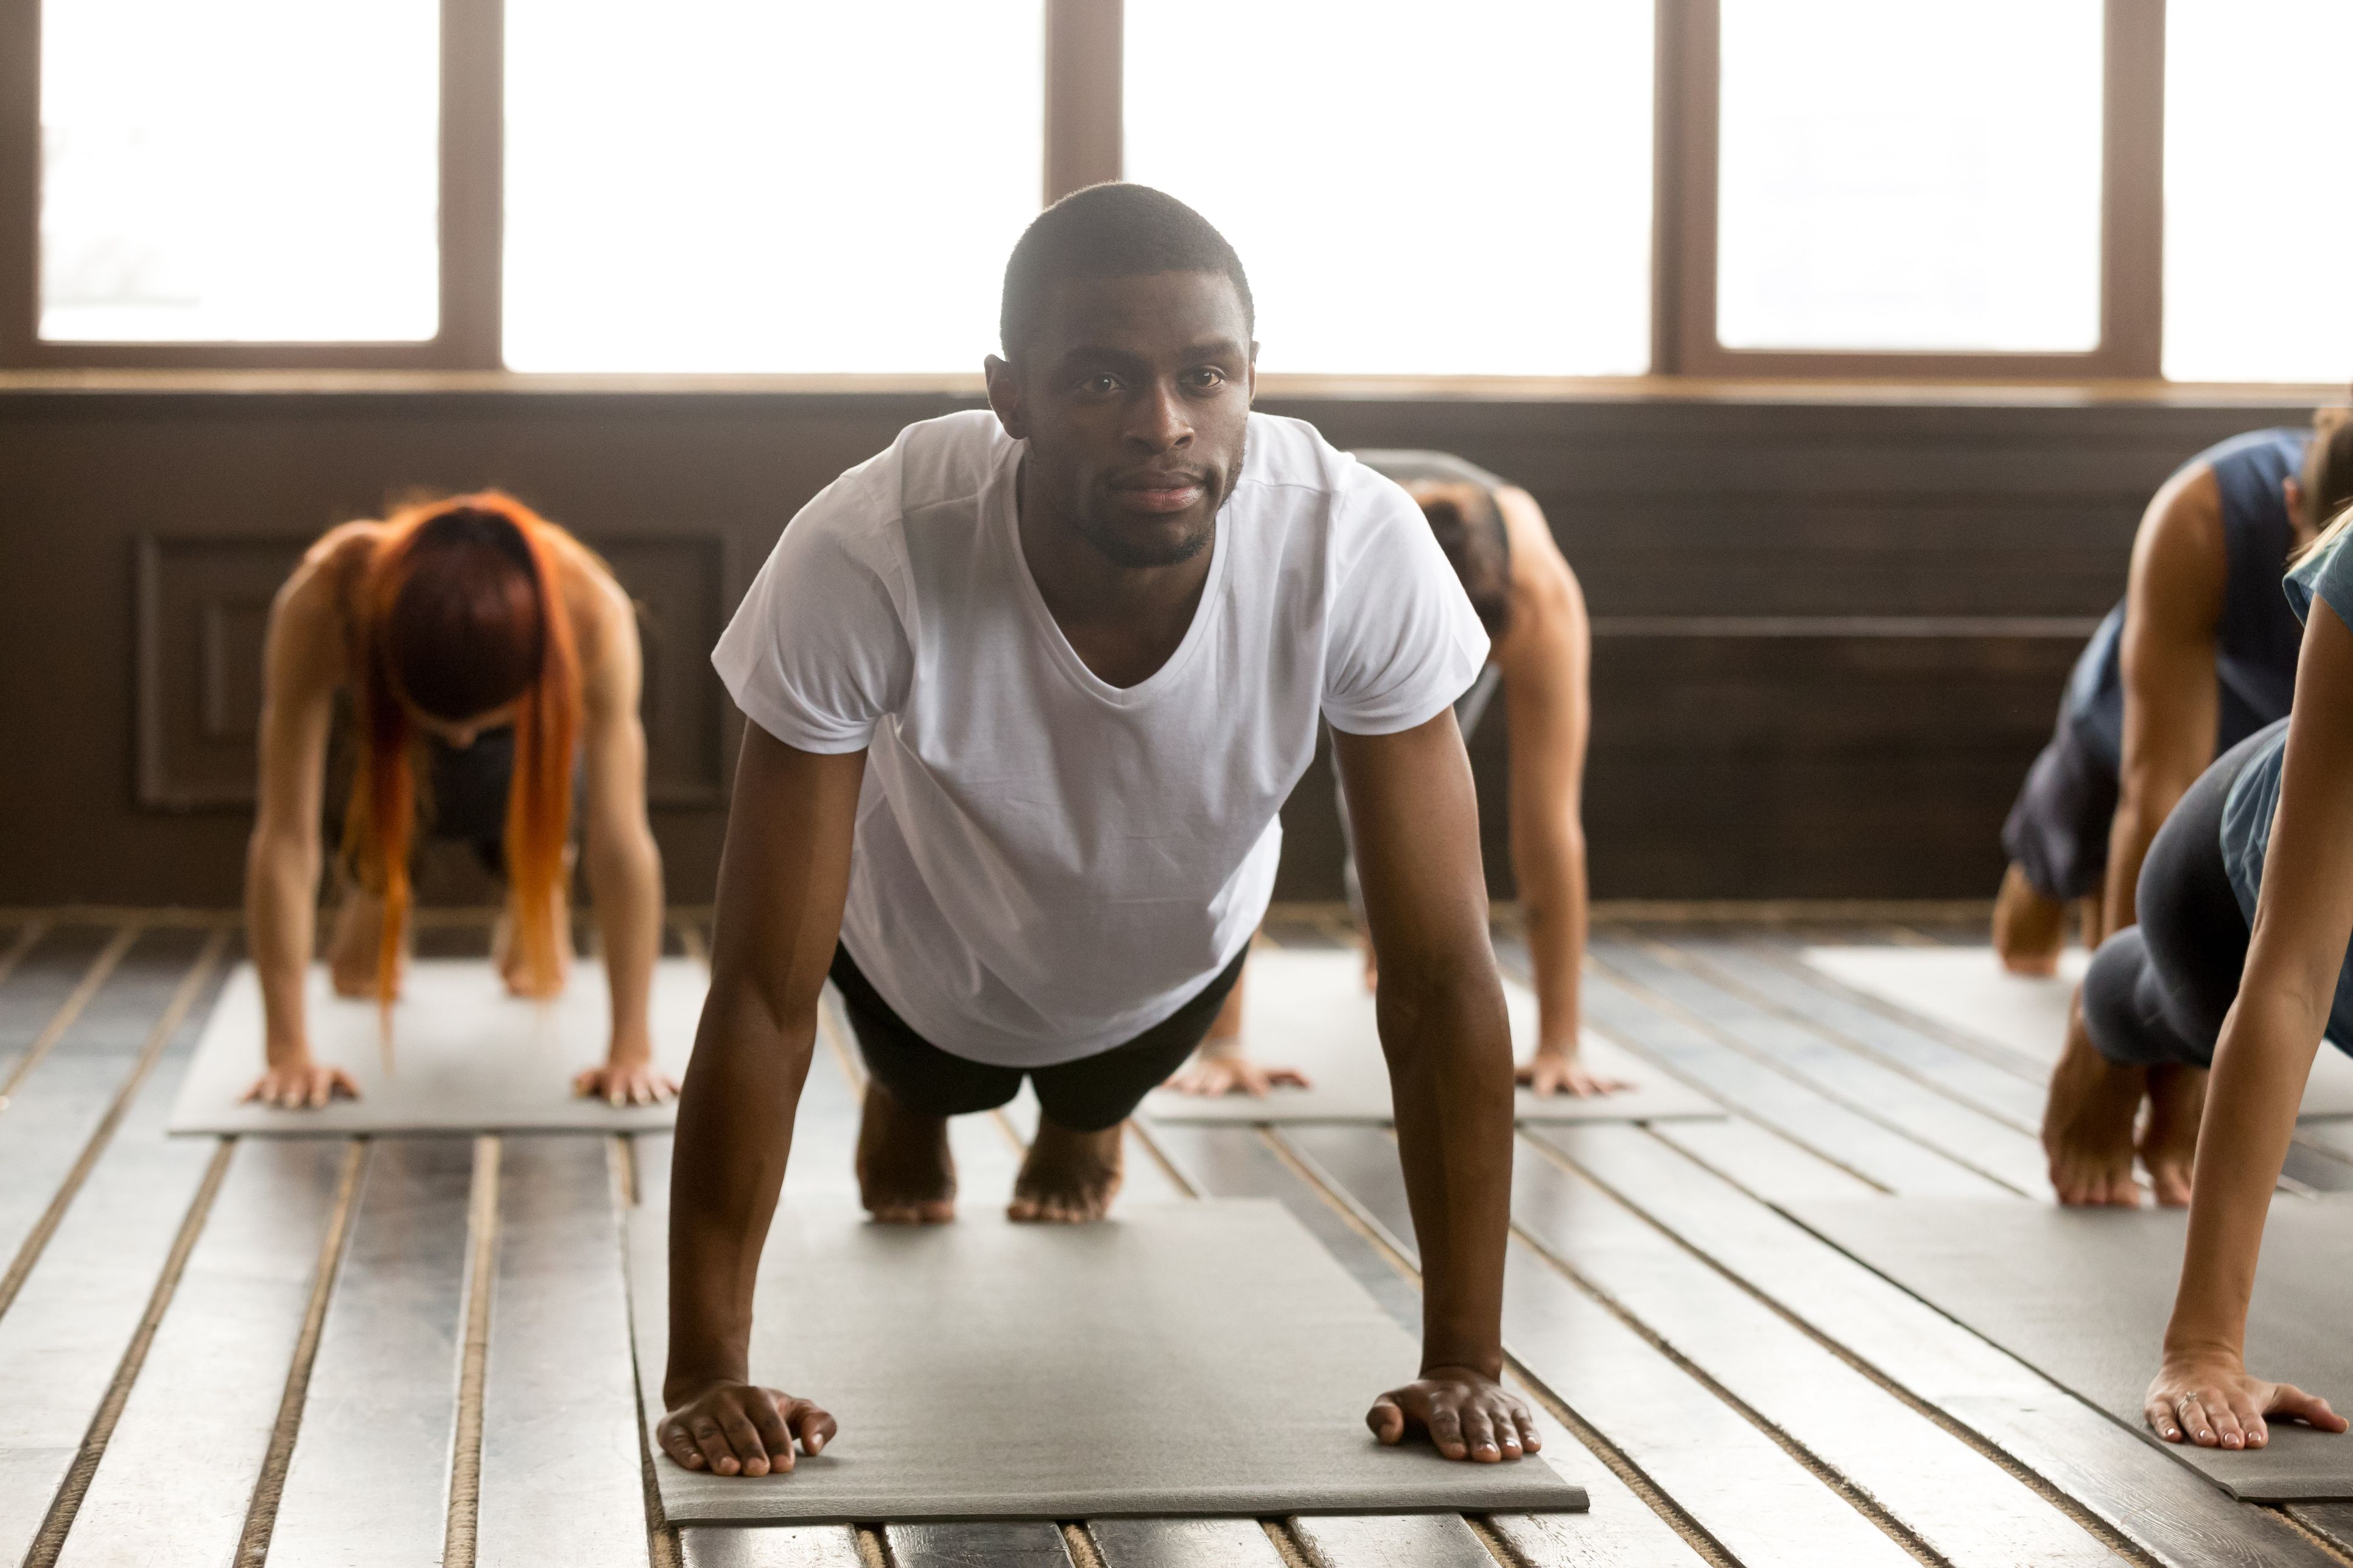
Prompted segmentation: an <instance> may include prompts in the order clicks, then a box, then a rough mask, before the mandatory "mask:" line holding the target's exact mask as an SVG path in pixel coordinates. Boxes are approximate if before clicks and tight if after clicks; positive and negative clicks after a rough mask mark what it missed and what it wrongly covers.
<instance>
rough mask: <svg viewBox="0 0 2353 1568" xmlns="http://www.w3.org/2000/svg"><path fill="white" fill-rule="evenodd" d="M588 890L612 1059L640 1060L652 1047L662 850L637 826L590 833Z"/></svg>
mask: <svg viewBox="0 0 2353 1568" xmlns="http://www.w3.org/2000/svg"><path fill="white" fill-rule="evenodd" d="M588 892H589V897H590V898H591V899H592V900H594V901H595V903H596V931H597V935H598V937H599V939H600V941H601V943H602V946H603V948H604V954H605V980H606V984H607V985H608V986H609V987H610V988H611V991H612V1003H613V1038H612V1045H611V1050H610V1055H611V1059H612V1060H613V1061H614V1062H616V1063H633V1062H642V1061H644V1060H646V1059H647V1058H649V1057H650V1056H651V1054H652V1049H653V1037H652V1032H651V1026H650V1022H649V1016H648V1008H649V997H650V995H651V993H652V989H653V975H654V962H655V960H656V959H657V958H659V956H660V954H661V922H662V879H661V850H660V849H659V847H657V846H656V845H655V843H654V837H653V834H652V833H651V832H650V831H649V830H648V829H646V828H644V827H643V826H639V827H638V828H637V829H636V830H634V831H632V832H629V833H626V834H622V833H617V834H614V835H612V836H611V837H609V838H601V837H592V839H591V841H590V844H589V853H588Z"/></svg>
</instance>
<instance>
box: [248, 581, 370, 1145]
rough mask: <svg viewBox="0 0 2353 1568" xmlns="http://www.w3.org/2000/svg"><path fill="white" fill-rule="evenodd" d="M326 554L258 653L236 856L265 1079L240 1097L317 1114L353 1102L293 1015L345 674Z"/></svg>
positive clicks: (296, 585)
mask: <svg viewBox="0 0 2353 1568" xmlns="http://www.w3.org/2000/svg"><path fill="white" fill-rule="evenodd" d="M332 556H333V552H332V549H331V548H330V547H329V546H328V545H325V544H322V545H321V546H320V547H317V548H314V549H313V550H312V551H311V554H310V555H309V557H307V558H306V559H305V560H304V561H303V563H302V564H301V566H300V567H299V568H297V569H296V571H295V574H294V575H293V576H292V577H290V579H288V580H287V583H286V584H285V586H284V587H282V588H280V590H279V592H278V596H277V598H276V599H275V600H274V601H272V603H271V605H270V608H269V632H268V634H267V636H266V638H265V640H264V642H263V645H262V673H261V721H260V745H259V759H258V762H259V790H258V792H257V793H258V795H259V800H258V806H257V810H256V811H255V814H254V821H253V837H252V838H251V839H250V840H249V841H248V845H247V847H246V860H245V928H246V942H247V943H248V946H249V948H250V949H251V952H252V954H253V966H254V969H255V970H256V972H257V973H259V977H260V981H261V1009H262V1017H263V1019H264V1024H263V1038H262V1058H263V1072H262V1076H261V1078H260V1079H259V1081H258V1082H256V1083H255V1084H254V1086H253V1088H252V1089H250V1090H249V1091H248V1093H247V1096H246V1098H247V1099H248V1100H263V1101H266V1102H267V1103H269V1104H272V1105H282V1106H288V1107H294V1106H305V1107H310V1108H312V1109H315V1108H317V1107H319V1106H322V1105H324V1104H326V1103H327V1101H328V1100H330V1099H332V1097H333V1096H335V1095H336V1094H339V1093H340V1094H356V1093H357V1092H358V1091H357V1089H354V1088H353V1084H352V1081H351V1079H349V1078H348V1077H346V1076H345V1075H344V1074H343V1072H342V1071H341V1070H339V1069H337V1068H323V1067H321V1066H319V1065H318V1064H317V1063H316V1062H314V1061H312V1060H311V1043H310V1037H309V1035H308V1033H307V1026H306V1022H305V1019H304V1017H303V1008H302V984H303V976H304V973H306V972H307V971H308V970H309V968H310V966H311V950H312V943H313V942H314V940H315V938H316V934H317V932H316V927H317V923H318V903H319V868H320V861H321V858H322V857H321V848H320V843H319V837H320V830H319V821H320V815H321V807H322V797H323V795H324V790H325V773H326V759H327V735H328V731H329V730H330V729H331V728H332V725H333V722H334V692H335V684H336V681H337V679H339V678H340V675H341V673H342V669H343V642H342V625H341V620H340V617H339V616H338V615H337V613H336V608H335V603H334V583H333V566H332Z"/></svg>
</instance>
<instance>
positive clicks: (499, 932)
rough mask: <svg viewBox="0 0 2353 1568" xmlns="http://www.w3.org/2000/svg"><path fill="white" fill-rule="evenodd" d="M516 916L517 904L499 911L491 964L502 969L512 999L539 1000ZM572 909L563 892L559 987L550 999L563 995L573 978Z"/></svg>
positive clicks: (558, 916) (558, 908) (558, 902)
mask: <svg viewBox="0 0 2353 1568" xmlns="http://www.w3.org/2000/svg"><path fill="white" fill-rule="evenodd" d="M515 915H516V910H515V906H514V902H513V900H508V903H507V907H506V908H504V909H502V910H500V911H499V918H498V923H497V924H495V925H493V926H492V927H491V963H495V964H497V965H498V968H499V978H500V979H501V980H503V981H505V982H506V985H507V994H508V995H510V996H539V995H540V993H539V992H538V991H537V990H535V989H534V988H533V984H532V979H531V964H530V963H529V962H528V961H527V960H526V959H525V958H524V956H523V951H522V942H521V941H519V940H518V939H517V936H516V931H515ZM572 957H573V954H572V908H571V905H570V904H569V902H567V901H566V900H565V897H564V892H563V889H561V888H559V889H557V890H556V895H555V983H554V985H553V986H551V987H550V988H549V989H548V991H547V992H546V995H548V996H555V995H560V994H562V993H563V991H564V987H565V984H566V983H568V982H569V981H570V980H571V978H572Z"/></svg>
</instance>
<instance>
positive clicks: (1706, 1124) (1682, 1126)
mask: <svg viewBox="0 0 2353 1568" xmlns="http://www.w3.org/2000/svg"><path fill="white" fill-rule="evenodd" d="M1651 1131H1653V1132H1655V1133H1656V1134H1657V1135H1658V1136H1659V1137H1661V1138H1663V1139H1665V1140H1666V1141H1667V1142H1670V1143H1672V1144H1673V1145H1674V1146H1675V1147H1676V1148H1678V1149H1681V1150H1682V1151H1683V1152H1685V1153H1687V1154H1689V1155H1690V1156H1691V1157H1692V1158H1693V1159H1694V1160H1697V1161H1698V1162H1699V1163H1701V1164H1703V1165H1705V1166H1707V1167H1708V1168H1709V1169H1710V1170H1712V1171H1715V1172H1717V1173H1720V1174H1722V1175H1724V1176H1725V1177H1728V1178H1729V1179H1730V1180H1732V1181H1733V1182H1735V1183H1737V1184H1739V1185H1740V1186H1742V1187H1745V1188H1746V1189H1747V1190H1748V1191H1750V1192H1752V1193H1755V1194H1757V1196H1759V1197H1761V1198H1764V1199H1766V1200H1767V1202H1771V1203H1795V1202H1799V1201H1802V1200H1806V1199H1811V1198H1868V1197H1873V1196H1883V1195H1885V1194H1882V1193H1880V1191H1879V1189H1878V1188H1877V1187H1874V1186H1873V1185H1872V1184H1870V1183H1869V1182H1866V1181H1864V1180H1863V1179H1862V1177H1860V1176H1857V1175H1854V1174H1852V1173H1850V1172H1846V1171H1841V1170H1840V1169H1839V1168H1838V1167H1837V1166H1836V1165H1833V1164H1831V1163H1830V1162H1829V1161H1828V1160H1825V1159H1823V1158H1821V1157H1820V1155H1818V1154H1815V1153H1813V1152H1810V1151H1809V1150H1806V1149H1802V1148H1800V1147H1799V1146H1798V1145H1797V1144H1795V1143H1792V1142H1789V1141H1788V1139H1787V1138H1784V1137H1782V1136H1781V1135H1780V1134H1779V1133H1778V1132H1776V1131H1773V1130H1772V1129H1770V1128H1768V1127H1760V1126H1758V1125H1757V1123H1756V1122H1754V1121H1741V1120H1739V1119H1738V1118H1736V1117H1733V1118H1727V1119H1726V1120H1725V1121H1662V1122H1656V1123H1653V1124H1652V1127H1651Z"/></svg>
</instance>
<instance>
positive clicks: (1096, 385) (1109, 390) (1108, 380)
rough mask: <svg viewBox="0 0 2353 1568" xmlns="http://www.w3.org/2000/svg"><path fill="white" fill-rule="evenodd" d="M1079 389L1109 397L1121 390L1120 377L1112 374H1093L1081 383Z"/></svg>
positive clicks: (1098, 395)
mask: <svg viewBox="0 0 2353 1568" xmlns="http://www.w3.org/2000/svg"><path fill="white" fill-rule="evenodd" d="M1079 390H1080V391H1081V392H1084V393H1089V394H1092V395H1094V396H1097V397H1108V396H1110V395H1112V394H1113V393H1114V392H1117V391H1118V390H1119V377H1117V376H1115V375H1110V374H1103V375H1091V376H1089V377H1087V378H1086V380H1084V381H1082V382H1081V383H1079Z"/></svg>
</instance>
